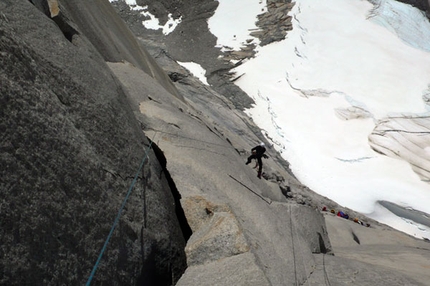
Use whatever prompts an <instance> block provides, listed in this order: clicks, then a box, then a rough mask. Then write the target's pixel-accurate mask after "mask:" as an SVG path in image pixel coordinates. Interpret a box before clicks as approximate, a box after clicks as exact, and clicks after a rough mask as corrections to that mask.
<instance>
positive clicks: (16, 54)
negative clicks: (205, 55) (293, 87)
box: [0, 0, 430, 286]
mask: <svg viewBox="0 0 430 286" xmlns="http://www.w3.org/2000/svg"><path fill="white" fill-rule="evenodd" d="M53 2H55V1H48V2H44V1H42V0H40V1H36V0H35V1H32V3H31V2H30V1H26V0H14V1H11V0H2V1H1V2H0V56H1V57H0V95H1V104H2V105H1V106H2V108H1V113H0V114H1V121H0V130H1V131H2V134H5V135H4V136H3V137H2V140H1V141H0V142H1V145H0V148H1V154H0V164H1V180H0V192H1V199H0V203H1V204H0V207H1V208H0V214H1V221H0V223H1V227H0V255H1V257H2V258H3V259H2V261H1V263H0V269H1V271H0V284H2V285H3V284H4V285H26V284H37V285H63V284H64V285H75V284H84V283H85V281H86V280H87V278H88V276H89V275H90V272H91V269H92V267H93V266H94V264H95V262H96V259H97V257H98V255H99V252H100V250H101V248H102V246H103V244H104V242H105V240H106V237H107V235H108V233H109V231H110V230H111V227H112V224H113V222H114V220H115V217H116V216H117V213H118V210H119V209H120V207H121V204H122V202H123V200H124V198H125V197H126V195H127V193H128V190H129V188H130V186H131V185H132V183H133V178H134V177H135V176H136V175H137V177H136V183H135V185H134V188H133V191H132V192H131V193H130V196H129V197H128V201H127V203H126V204H125V208H124V210H123V212H122V215H121V218H120V220H119V224H118V226H117V227H116V229H115V230H114V232H113V234H112V238H111V240H110V243H109V244H108V246H107V249H106V252H105V253H104V255H103V257H102V259H101V261H100V264H99V267H98V269H97V272H96V273H95V276H94V280H93V284H96V285H99V284H100V285H102V284H104V285H172V284H176V285H199V286H200V285H259V286H260V285H290V284H295V285H297V284H305V285H306V284H307V285H344V284H352V285H390V286H392V285H425V283H426V281H428V280H429V279H430V276H429V274H428V273H427V272H426V270H427V269H428V267H430V261H429V259H428V258H426V256H425V255H420V253H427V252H428V251H430V248H429V245H428V243H426V242H423V241H419V240H416V239H414V238H412V237H409V236H406V235H404V234H402V233H399V232H397V231H395V230H392V229H390V228H389V227H386V226H384V225H380V224H378V223H376V222H374V221H371V220H366V218H365V217H364V216H363V215H360V214H358V213H355V212H353V211H351V210H346V209H344V208H342V209H343V210H344V211H346V212H348V213H349V214H350V215H351V217H359V218H360V219H361V220H366V221H367V222H369V223H371V227H369V228H366V227H363V226H361V225H358V224H356V223H354V222H352V221H351V220H346V219H343V218H338V217H335V216H332V215H331V214H327V213H321V212H320V211H319V210H320V209H321V206H323V205H324V206H327V207H328V208H329V209H331V208H333V209H340V208H341V206H339V205H337V204H336V203H334V202H332V201H330V200H329V199H327V198H324V197H321V196H319V195H316V194H315V193H313V192H312V190H310V189H308V188H307V187H305V186H303V185H302V184H301V183H300V182H298V181H297V179H296V178H294V176H293V175H292V174H291V172H290V170H289V165H288V162H285V161H284V160H283V159H282V158H281V157H280V156H279V154H277V153H276V152H275V151H274V150H273V149H272V148H269V147H268V151H267V153H268V155H269V156H270V158H269V159H267V160H265V161H264V172H265V175H264V178H263V179H261V180H260V179H258V178H257V176H256V175H257V174H256V171H255V170H254V169H253V168H252V167H251V166H246V165H245V164H244V163H245V161H246V157H248V156H249V153H250V151H249V150H250V149H251V148H252V147H253V146H254V145H256V144H258V143H259V142H261V141H265V139H264V136H263V135H262V133H261V130H259V128H258V127H257V126H255V124H254V123H253V122H252V120H251V119H250V118H248V117H247V116H246V115H245V114H244V113H243V112H242V111H241V110H240V104H239V105H238V104H237V103H235V102H232V101H231V100H229V99H228V98H229V97H227V96H225V95H223V94H220V93H219V92H218V91H217V90H216V89H213V88H211V87H209V86H206V85H203V84H202V83H201V82H199V81H198V80H197V79H196V78H194V77H193V76H191V74H190V73H189V72H188V71H187V70H186V69H184V68H182V67H181V66H180V65H178V64H177V63H176V60H177V59H174V57H173V56H172V55H171V54H169V53H168V51H166V50H165V49H164V47H165V46H164V45H163V44H160V45H158V44H157V41H158V40H156V39H155V38H156V37H157V34H155V33H153V34H151V35H149V37H148V38H147V39H145V40H142V41H140V42H139V41H137V40H136V38H135V37H134V36H133V35H132V34H131V32H130V30H129V29H128V28H127V27H126V26H125V25H124V22H122V21H121V20H120V19H119V18H118V16H117V15H116V14H115V13H114V12H113V10H112V7H111V6H109V3H108V1H102V0H94V1H83V0H68V1H58V2H57V3H58V9H59V12H58V14H56V15H55V13H54V15H53V14H52V9H51V8H50V7H51V6H49V3H53ZM137 2H140V1H137ZM155 2H157V1H153V2H151V3H150V4H151V5H150V7H158V8H157V9H158V10H154V11H161V12H162V13H179V12H180V11H184V10H180V9H179V8H180V7H182V6H181V5H183V8H181V9H185V8H184V7H189V5H191V4H193V5H194V4H196V2H191V1H189V2H188V1H187V2H184V1H160V3H159V4H157V3H155ZM37 3H38V4H37ZM199 3H200V2H199ZM33 4H34V5H33ZM47 4H48V5H47ZM138 4H141V5H142V4H143V1H142V2H141V3H138ZM161 4H163V5H162V6H161ZM197 4H198V3H197ZM203 4H204V5H203ZM203 4H202V5H203V6H202V7H195V8H194V9H195V10H193V11H200V12H201V13H200V12H199V13H197V14H198V15H200V16H201V17H198V15H195V14H193V13H191V15H194V16H196V17H195V18H191V19H189V21H190V22H189V24H188V25H189V26H188V27H191V26H193V23H194V22H195V23H196V27H198V25H197V24H199V25H200V24H202V23H203V22H204V20H203V21H202V19H205V18H204V17H205V16H207V15H209V14H210V11H211V9H213V5H214V4H213V3H203ZM187 5H188V6H187ZM118 7H119V6H118ZM172 7H173V8H174V7H177V8H178V9H177V10H179V12H178V11H176V12H175V11H173V10H171V8H172ZM47 8H48V9H47ZM151 9H155V8H151ZM161 12H160V14H157V16H159V17H161V15H164V14H162V13H161ZM190 12H192V11H190ZM154 13H155V12H154ZM157 13H158V12H157ZM124 15H125V14H124ZM127 15H132V14H127ZM174 15H177V16H178V17H179V16H180V14H174ZM175 17H176V16H175ZM126 20H130V19H126ZM184 21H185V18H184ZM184 27H185V26H184ZM193 31H195V30H193ZM187 33H188V32H187ZM201 36H202V37H203V38H201V39H210V38H211V35H203V34H202V35H201ZM172 39H173V38H172ZM162 41H164V40H160V43H162ZM172 41H173V40H172ZM142 43H145V44H147V45H148V50H149V52H148V53H147V52H145V50H144V49H143V48H142ZM172 45H173V42H172ZM178 45H179V46H180V44H178ZM202 45H204V44H203V43H202ZM212 52H214V51H213V50H211V51H210V52H209V53H212ZM182 53H183V55H186V54H187V49H183V50H182ZM214 53H216V51H215V52H214ZM150 54H152V55H153V57H154V58H155V60H154V59H152V58H151V57H150ZM188 56H189V57H191V55H188ZM159 65H161V66H163V68H164V69H165V70H166V72H167V74H169V75H170V78H172V79H174V82H172V81H171V80H170V79H169V77H168V76H166V73H165V72H164V71H163V70H162V69H161V68H160V66H159ZM220 78H221V77H220ZM223 80H224V79H223ZM227 80H228V78H227ZM220 82H221V81H220ZM231 98H232V99H235V97H231ZM242 106H243V105H242ZM266 143H268V142H266ZM267 145H268V144H267ZM150 146H151V148H149V147H150ZM144 158H145V161H143V168H142V170H141V171H139V172H138V173H136V172H137V171H138V170H139V164H141V163H142V160H143V159H144ZM399 249H400V250H401V255H400V256H396V253H397V252H398V250H399ZM418 250H419V251H418ZM333 254H334V255H333ZM402 255H403V256H404V257H403V260H402V259H399V257H400V258H401V257H402ZM408 255H410V257H411V259H409V258H408V257H409V256H408ZM404 263H407V265H408V267H403V266H402V265H403V264H404Z"/></svg>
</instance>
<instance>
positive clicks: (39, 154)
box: [0, 0, 186, 285]
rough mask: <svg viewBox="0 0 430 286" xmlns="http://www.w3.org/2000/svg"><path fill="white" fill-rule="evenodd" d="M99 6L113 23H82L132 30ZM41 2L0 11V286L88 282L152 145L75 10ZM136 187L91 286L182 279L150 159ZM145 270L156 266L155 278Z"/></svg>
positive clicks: (157, 171)
mask: <svg viewBox="0 0 430 286" xmlns="http://www.w3.org/2000/svg"><path fill="white" fill-rule="evenodd" d="M66 2H67V5H66ZM100 2H101V3H104V4H105V8H106V9H108V8H109V9H110V12H111V14H108V15H106V14H104V13H103V11H99V12H97V14H94V15H90V14H85V13H82V14H78V15H77V16H78V17H79V18H80V20H81V21H85V20H87V21H95V19H96V18H95V17H96V16H97V19H98V20H100V19H104V20H106V21H107V22H109V23H111V25H117V28H118V29H123V31H127V30H128V28H127V27H126V26H125V25H124V24H123V22H122V21H121V20H120V19H119V18H118V17H117V18H116V20H115V18H114V17H113V16H112V15H116V14H115V12H114V11H113V10H112V8H111V7H110V6H109V4H108V3H107V5H106V3H105V2H104V1H100ZM35 3H36V2H35ZM38 3H39V4H43V5H36V4H35V5H33V4H32V3H30V2H29V1H25V0H18V1H1V2H0V11H1V12H0V55H1V56H0V95H1V121H0V122H1V123H0V130H1V133H2V139H1V154H0V158H1V159H0V164H1V182H0V191H1V208H0V212H1V222H0V223H1V227H0V255H1V257H2V259H1V266H0V269H1V271H0V272H1V274H0V284H2V285H30V284H31V285H79V284H84V283H85V281H86V280H87V278H88V277H89V275H90V272H91V269H92V267H93V265H94V264H95V262H96V260H97V257H98V255H99V252H100V251H101V249H102V246H103V244H104V242H105V240H106V239H107V237H108V234H109V231H110V229H111V226H112V225H113V222H114V220H115V217H116V215H117V213H118V210H119V209H120V207H121V203H122V201H123V200H124V198H125V196H126V193H127V190H128V189H129V187H130V185H131V183H132V181H133V177H134V176H135V175H136V172H137V171H138V169H139V164H140V163H141V161H142V159H143V158H144V157H145V152H146V151H147V150H148V147H149V144H150V142H149V141H148V140H147V139H146V137H145V135H144V133H143V132H142V131H141V128H140V126H139V124H138V122H137V121H136V119H135V117H134V116H133V113H132V111H131V109H130V106H129V103H128V101H127V98H126V96H125V92H124V90H123V88H122V86H121V85H120V83H119V81H118V80H116V78H115V77H114V76H113V74H112V73H111V71H110V69H109V68H108V66H107V65H106V63H105V58H104V56H106V55H105V54H104V53H103V51H100V47H97V46H94V45H92V44H91V41H90V40H88V38H87V36H88V35H90V34H86V32H85V31H84V30H81V27H80V25H79V24H78V23H75V22H74V21H73V20H72V19H73V17H74V16H73V15H72V14H73V13H70V14H69V12H70V11H73V9H74V8H77V7H76V6H77V5H78V4H80V2H79V1H60V2H59V9H60V11H61V12H59V14H57V15H56V16H55V13H52V11H54V10H52V9H51V10H50V12H49V10H48V12H49V13H46V12H47V11H46V10H44V8H43V7H48V8H49V7H53V6H49V5H45V4H48V3H53V1H49V2H43V1H38ZM92 3H93V4H92V5H94V6H93V7H92V8H93V9H95V8H102V7H103V6H99V5H98V4H96V3H95V2H92ZM87 5H88V6H90V5H91V4H87ZM66 6H67V8H66ZM41 7H42V8H41ZM38 8H41V10H38ZM57 12H58V11H57ZM51 17H52V18H51ZM57 17H61V18H57ZM54 18H57V19H55V21H54ZM61 25H63V26H61ZM92 28H93V30H94V33H96V32H98V33H100V34H104V35H111V36H112V35H115V33H114V31H111V30H105V29H101V28H100V29H99V28H97V27H95V26H92ZM87 30H89V28H88V27H87ZM71 31H73V33H72V34H70V33H69V32H71ZM130 35H131V34H130ZM119 36H124V34H123V33H120V34H119ZM130 39H134V38H133V37H131V38H130ZM92 40H94V39H92ZM113 42H115V43H116V44H117V45H118V46H121V45H122V43H123V42H121V41H115V40H113V41H112V42H111V43H113ZM111 43H109V44H111ZM105 44H107V43H105ZM130 52H131V54H133V55H134V56H136V55H139V51H138V50H135V51H134V52H133V51H132V50H130ZM112 54H113V55H116V57H118V59H121V56H122V54H121V53H117V54H115V53H114V52H112ZM136 57H137V56H136ZM144 64H145V61H144V60H143V59H142V60H141V61H140V65H144ZM147 68H148V69H149V68H150V63H148V65H147ZM158 72H162V70H161V69H159V70H158ZM167 88H168V89H170V88H171V89H172V90H174V88H173V86H172V85H171V86H170V87H167ZM172 96H173V95H172ZM137 176H138V178H137V182H136V184H135V187H134V190H133V192H132V193H131V195H130V197H129V199H128V203H127V205H126V207H125V209H124V211H123V213H122V216H121V219H120V220H119V224H118V225H117V227H116V230H115V231H114V232H113V235H112V237H111V240H110V243H109V245H108V247H107V249H106V251H105V253H104V255H103V259H102V260H101V262H100V264H99V267H98V270H97V272H96V275H95V276H94V279H93V281H94V282H95V283H99V284H110V285H130V284H136V283H138V282H139V281H140V282H141V283H142V282H145V281H146V282H148V281H152V283H155V282H157V281H158V282H160V285H171V283H172V277H173V279H174V280H177V279H178V278H179V276H180V275H181V274H182V273H183V271H184V270H185V267H186V261H185V255H184V254H185V253H184V247H185V238H184V235H183V233H182V231H181V227H180V224H179V221H178V218H177V216H176V213H175V208H174V205H175V199H174V196H173V195H172V192H171V187H170V186H169V183H168V180H167V179H166V175H165V173H164V170H163V168H162V166H161V165H160V163H159V162H158V160H157V157H156V154H155V153H154V152H153V151H149V153H148V154H147V157H146V160H145V163H144V166H143V168H142V169H141V171H140V172H139V173H138V174H137ZM142 252H143V253H142ZM166 257H167V258H166ZM144 267H145V268H150V267H152V269H153V271H152V272H150V275H147V272H145V273H144V272H142V269H143V268H144ZM166 277H167V278H166Z"/></svg>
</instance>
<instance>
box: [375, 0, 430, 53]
mask: <svg viewBox="0 0 430 286" xmlns="http://www.w3.org/2000/svg"><path fill="white" fill-rule="evenodd" d="M371 2H373V3H374V5H375V6H374V8H373V9H372V10H371V11H370V13H369V15H368V17H367V18H368V19H371V20H372V21H374V22H375V23H378V24H380V25H382V26H384V27H386V28H387V29H388V30H390V31H392V32H393V33H395V34H397V36H398V37H399V38H400V39H402V40H403V41H404V42H406V43H407V44H409V45H411V46H413V47H415V48H418V49H421V50H424V51H427V52H430V22H429V20H428V19H427V17H426V16H425V13H424V12H423V11H420V10H418V9H416V8H414V7H412V6H409V5H405V4H403V3H399V2H397V1H390V0H373V1H371Z"/></svg>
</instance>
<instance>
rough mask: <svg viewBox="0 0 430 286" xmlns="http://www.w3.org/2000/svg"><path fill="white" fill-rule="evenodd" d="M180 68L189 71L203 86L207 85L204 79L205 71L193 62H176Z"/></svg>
mask: <svg viewBox="0 0 430 286" xmlns="http://www.w3.org/2000/svg"><path fill="white" fill-rule="evenodd" d="M178 64H180V65H181V66H183V67H184V68H186V69H187V70H189V71H190V73H191V74H192V75H193V76H195V77H196V78H198V79H199V80H200V81H201V82H202V83H203V84H205V85H209V84H208V81H207V79H206V76H205V75H206V70H205V69H204V68H202V66H201V65H199V64H197V63H195V62H178Z"/></svg>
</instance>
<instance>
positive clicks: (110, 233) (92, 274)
mask: <svg viewBox="0 0 430 286" xmlns="http://www.w3.org/2000/svg"><path fill="white" fill-rule="evenodd" d="M150 141H151V143H150V144H149V146H148V148H147V149H146V151H145V156H144V157H143V159H142V162H141V163H140V166H139V169H138V170H137V172H136V175H135V176H134V179H133V182H132V183H131V185H130V188H129V189H128V192H127V195H126V196H125V198H124V201H123V202H122V205H121V208H120V209H119V211H118V214H117V216H116V218H115V221H114V223H113V225H112V227H111V229H110V232H109V235H108V237H107V238H106V241H105V244H104V245H103V247H102V250H101V251H100V254H99V257H98V258H97V261H96V263H95V264H94V267H93V270H92V271H91V274H90V277H89V278H88V280H87V283H86V284H85V285H86V286H90V284H91V281H92V280H93V277H94V274H95V273H96V271H97V267H98V266H99V264H100V260H101V259H102V256H103V253H104V252H105V250H106V248H107V246H108V244H109V240H110V239H111V237H112V234H113V231H114V230H115V227H116V225H117V224H118V221H119V219H120V217H121V213H122V211H123V209H124V207H125V204H126V203H127V200H128V197H129V196H130V195H131V191H132V190H133V187H134V185H135V184H136V181H137V178H138V177H139V173H140V172H141V170H142V168H143V164H144V163H145V161H146V158H147V157H148V152H149V150H150V149H151V147H152V142H153V141H152V140H150Z"/></svg>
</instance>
